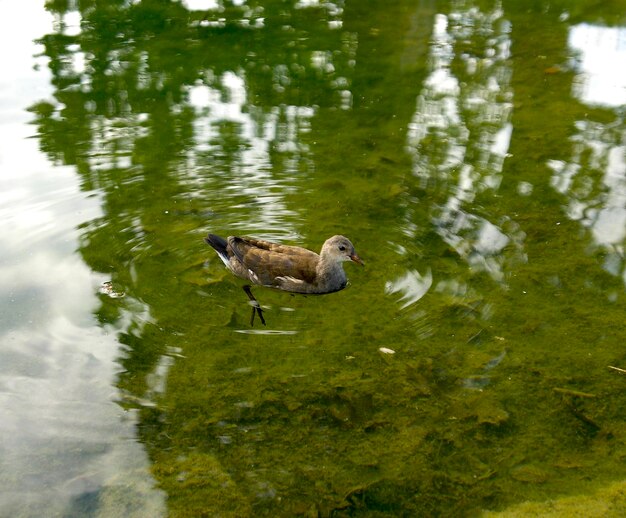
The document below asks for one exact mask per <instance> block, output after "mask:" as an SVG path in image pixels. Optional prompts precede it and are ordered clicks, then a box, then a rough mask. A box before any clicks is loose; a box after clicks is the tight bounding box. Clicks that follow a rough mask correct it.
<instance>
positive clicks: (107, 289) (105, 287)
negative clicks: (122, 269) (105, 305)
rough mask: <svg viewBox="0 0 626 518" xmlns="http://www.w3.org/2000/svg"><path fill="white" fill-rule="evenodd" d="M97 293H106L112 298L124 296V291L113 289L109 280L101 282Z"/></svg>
mask: <svg viewBox="0 0 626 518" xmlns="http://www.w3.org/2000/svg"><path fill="white" fill-rule="evenodd" d="M98 293H101V294H102V295H106V296H107V297H110V298H112V299H121V298H123V297H125V296H126V293H124V292H123V291H117V290H115V289H114V288H113V283H112V282H111V281H105V282H103V283H102V284H101V285H100V288H99V289H98Z"/></svg>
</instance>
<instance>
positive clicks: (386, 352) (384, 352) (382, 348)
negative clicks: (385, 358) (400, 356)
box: [378, 347, 396, 354]
mask: <svg viewBox="0 0 626 518" xmlns="http://www.w3.org/2000/svg"><path fill="white" fill-rule="evenodd" d="M378 350H379V351H380V352H381V353H383V354H396V351H394V350H393V349H388V348H387V347H381V348H380V349H378Z"/></svg>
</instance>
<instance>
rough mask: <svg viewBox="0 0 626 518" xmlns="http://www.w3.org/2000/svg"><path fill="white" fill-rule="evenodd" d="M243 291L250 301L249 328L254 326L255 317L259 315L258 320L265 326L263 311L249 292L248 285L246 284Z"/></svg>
mask: <svg viewBox="0 0 626 518" xmlns="http://www.w3.org/2000/svg"><path fill="white" fill-rule="evenodd" d="M243 291H245V292H246V295H248V298H249V299H250V305H251V306H252V314H251V315H250V327H253V326H254V316H255V315H259V319H260V320H261V323H262V324H263V325H267V324H266V323H265V318H264V317H263V310H262V309H261V304H259V301H258V300H257V299H256V298H255V297H254V295H252V291H251V290H250V285H249V284H246V285H245V286H244V287H243Z"/></svg>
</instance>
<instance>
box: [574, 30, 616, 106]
mask: <svg viewBox="0 0 626 518" xmlns="http://www.w3.org/2000/svg"><path fill="white" fill-rule="evenodd" d="M569 45H570V47H571V48H572V50H574V51H577V52H578V53H579V60H580V63H579V69H580V73H579V74H578V76H577V78H576V81H575V83H574V84H575V92H574V93H575V95H576V96H577V97H578V98H579V99H580V100H581V101H582V102H583V103H585V104H589V105H603V106H616V107H618V106H623V105H625V104H626V27H601V26H598V25H589V24H586V23H582V24H580V25H575V26H573V27H571V28H570V33H569Z"/></svg>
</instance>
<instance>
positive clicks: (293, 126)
mask: <svg viewBox="0 0 626 518" xmlns="http://www.w3.org/2000/svg"><path fill="white" fill-rule="evenodd" d="M246 88H247V85H246V82H245V76H244V75H243V73H240V74H236V73H234V72H227V73H225V74H224V75H223V76H222V77H220V78H219V80H218V81H217V82H216V86H209V85H208V84H197V85H195V86H194V87H192V88H191V89H190V90H189V100H190V103H191V104H192V105H193V106H194V108H195V110H196V114H197V116H196V118H195V121H194V131H195V146H193V148H191V149H190V150H189V152H188V159H187V160H188V164H189V175H188V178H187V179H183V182H185V181H186V182H188V183H189V184H192V185H190V186H189V189H188V190H189V193H190V195H191V196H198V197H202V198H204V199H208V200H211V199H215V198H216V197H219V199H218V200H216V201H218V202H219V203H220V204H221V205H222V206H223V205H224V200H225V199H228V200H229V203H228V207H229V209H232V210H233V212H235V209H243V210H246V211H247V213H246V217H245V218H241V217H239V218H238V219H236V220H234V221H233V222H232V223H230V224H229V228H230V229H232V230H236V229H237V228H240V229H241V230H242V231H245V232H247V233H255V234H256V235H258V236H260V237H265V238H269V239H280V238H282V239H298V238H299V237H300V236H299V233H298V232H297V230H296V227H295V226H294V224H293V222H295V221H298V215H297V213H296V212H294V211H293V210H290V209H288V208H287V203H286V202H285V195H288V194H289V193H291V192H294V191H295V190H297V189H299V188H300V187H299V182H298V177H299V175H298V167H300V166H299V163H304V164H306V163H307V154H308V149H307V147H306V145H304V144H303V143H302V142H301V139H300V135H301V133H304V132H307V131H309V126H310V124H309V121H310V119H311V118H312V117H313V115H314V111H313V109H312V108H310V107H296V106H282V107H276V108H274V109H273V110H272V111H271V112H269V113H267V112H264V111H263V110H261V109H260V108H257V107H255V106H254V105H251V104H249V103H248V100H247V90H246ZM225 124H230V125H231V127H233V128H235V130H234V131H235V136H234V139H235V143H234V146H235V149H234V150H233V149H230V148H229V146H231V147H232V146H233V136H232V135H229V136H228V137H225V136H224V135H223V133H222V132H223V129H224V125H225ZM276 152H278V153H280V154H281V155H282V156H283V157H284V161H283V163H282V164H280V165H281V167H282V168H284V169H285V170H286V171H287V172H288V173H289V174H284V175H281V174H279V173H278V172H277V171H276V169H280V168H277V167H276V162H275V161H276V158H275V157H273V156H272V155H273V154H274V155H275V154H276ZM218 208H219V207H218Z"/></svg>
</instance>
